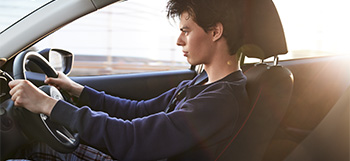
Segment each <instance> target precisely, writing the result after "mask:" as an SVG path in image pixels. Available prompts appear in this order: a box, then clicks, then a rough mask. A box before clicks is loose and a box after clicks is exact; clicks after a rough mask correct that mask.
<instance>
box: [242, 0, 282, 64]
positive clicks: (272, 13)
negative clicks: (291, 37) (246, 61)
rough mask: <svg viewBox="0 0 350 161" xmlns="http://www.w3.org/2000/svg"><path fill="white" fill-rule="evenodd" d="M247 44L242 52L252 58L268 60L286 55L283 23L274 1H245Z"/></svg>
mask: <svg viewBox="0 0 350 161" xmlns="http://www.w3.org/2000/svg"><path fill="white" fill-rule="evenodd" d="M244 12H245V13H244V16H245V22H244V23H245V27H244V30H245V35H244V36H245V41H244V42H245V43H244V45H243V46H242V47H241V51H242V52H243V53H244V54H245V55H246V56H247V57H251V58H259V59H266V58H269V57H271V56H275V55H280V54H286V53H287V52H288V50H287V44H286V39H285V36H284V31H283V27H282V23H281V20H280V17H279V15H278V12H277V10H276V7H275V5H274V4H273V2H272V0H245V10H244Z"/></svg>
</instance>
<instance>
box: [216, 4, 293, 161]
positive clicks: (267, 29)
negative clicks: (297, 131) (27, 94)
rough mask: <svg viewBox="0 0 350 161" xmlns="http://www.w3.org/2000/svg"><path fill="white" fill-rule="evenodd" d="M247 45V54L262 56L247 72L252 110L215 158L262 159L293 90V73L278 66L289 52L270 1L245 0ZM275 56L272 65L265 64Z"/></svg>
mask: <svg viewBox="0 0 350 161" xmlns="http://www.w3.org/2000/svg"><path fill="white" fill-rule="evenodd" d="M245 3H246V4H245V5H246V9H245V12H246V13H245V17H246V20H245V23H246V26H245V27H246V31H245V32H246V33H245V39H246V41H245V44H244V45H243V46H242V48H241V51H242V53H244V54H245V55H246V56H247V57H253V58H259V59H261V62H262V63H259V64H256V65H254V66H253V67H251V68H249V69H248V70H246V71H245V72H244V74H245V75H246V76H247V86H246V88H247V93H248V97H249V99H250V107H249V108H250V109H249V112H248V114H247V116H246V118H245V120H244V121H243V123H242V125H241V127H240V129H239V130H238V131H237V132H235V133H234V134H233V136H232V137H231V138H230V139H229V140H228V143H225V144H226V145H224V146H223V150H222V152H221V153H220V154H218V157H217V159H216V160H225V161H226V160H227V161H231V160H239V161H258V160H262V158H263V156H264V153H265V151H266V148H267V146H268V144H269V143H270V141H271V139H272V137H273V135H274V134H275V132H276V130H277V128H278V126H279V124H280V122H281V120H282V118H283V116H284V115H285V113H286V111H287V107H288V105H289V101H290V98H291V95H292V89H293V84H294V80H293V74H292V73H291V71H290V70H289V69H287V68H285V67H282V66H280V65H278V55H280V54H285V53H287V45H286V41H285V37H284V31H283V27H282V24H281V21H280V19H279V15H278V13H277V10H276V8H275V6H274V4H273V2H272V1H271V0H246V2H245ZM272 56H274V57H275V62H274V63H273V65H268V64H265V63H263V61H264V60H265V59H266V58H269V57H272Z"/></svg>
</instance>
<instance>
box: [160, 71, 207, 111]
mask: <svg viewBox="0 0 350 161" xmlns="http://www.w3.org/2000/svg"><path fill="white" fill-rule="evenodd" d="M207 80H208V75H207V73H206V72H205V71H203V72H202V73H201V74H200V75H199V76H198V77H197V79H196V80H195V82H194V84H193V85H194V86H196V85H198V84H203V83H204V82H206V81H207ZM187 88H188V86H187V85H186V86H185V87H182V88H181V89H180V90H179V91H178V92H176V93H175V97H173V99H171V100H170V102H171V103H170V104H169V106H168V107H167V108H166V109H165V110H164V112H165V113H168V112H171V111H173V110H174V109H175V106H176V102H177V101H181V100H182V99H185V100H186V98H185V96H186V90H187ZM183 102H184V101H183Z"/></svg>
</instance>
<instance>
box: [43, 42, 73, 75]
mask: <svg viewBox="0 0 350 161" xmlns="http://www.w3.org/2000/svg"><path fill="white" fill-rule="evenodd" d="M39 54H40V55H42V56H43V57H45V58H46V59H47V60H48V61H49V63H50V65H51V66H52V67H53V68H54V69H55V70H56V71H58V72H63V73H64V74H66V75H68V74H69V73H70V72H71V70H72V66H73V54H72V53H71V52H68V51H66V50H62V49H52V48H46V49H44V50H41V51H39Z"/></svg>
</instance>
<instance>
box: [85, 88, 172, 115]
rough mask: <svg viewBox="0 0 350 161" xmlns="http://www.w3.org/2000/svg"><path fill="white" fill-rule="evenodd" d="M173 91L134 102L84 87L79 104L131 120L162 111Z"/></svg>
mask: <svg viewBox="0 0 350 161" xmlns="http://www.w3.org/2000/svg"><path fill="white" fill-rule="evenodd" d="M175 90H176V89H175V88H173V89H171V90H169V91H167V92H165V93H163V94H162V95H160V96H158V97H156V98H153V99H150V100H146V101H143V100H142V101H135V100H129V99H123V98H119V97H114V96H111V95H108V94H105V93H104V92H99V91H96V90H94V89H92V88H90V87H88V86H85V88H84V90H83V92H82V94H81V96H80V98H79V102H80V104H84V105H87V106H89V107H90V108H91V109H93V110H95V111H103V112H106V113H108V114H109V115H110V116H112V117H118V118H122V119H126V120H131V119H133V118H137V117H142V116H147V115H150V114H153V113H157V112H160V111H164V109H165V108H166V106H167V104H168V102H169V100H170V99H171V97H172V95H173V93H174V92H175Z"/></svg>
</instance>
